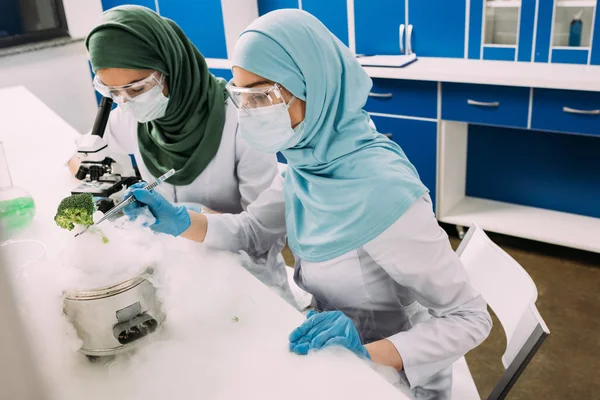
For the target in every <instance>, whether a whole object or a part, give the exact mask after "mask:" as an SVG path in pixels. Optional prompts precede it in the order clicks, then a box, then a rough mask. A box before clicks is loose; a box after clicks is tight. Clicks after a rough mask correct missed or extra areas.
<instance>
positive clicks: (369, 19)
mask: <svg viewBox="0 0 600 400" xmlns="http://www.w3.org/2000/svg"><path fill="white" fill-rule="evenodd" d="M405 23H406V14H405V3H404V0H354V33H355V40H356V53H357V54H400V34H399V29H400V25H401V24H405ZM438 40H439V38H438Z"/></svg>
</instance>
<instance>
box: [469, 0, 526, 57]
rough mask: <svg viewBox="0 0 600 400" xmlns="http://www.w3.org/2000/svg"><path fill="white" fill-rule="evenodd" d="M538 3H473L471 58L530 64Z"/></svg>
mask: <svg viewBox="0 0 600 400" xmlns="http://www.w3.org/2000/svg"><path fill="white" fill-rule="evenodd" d="M536 2H537V0H511V1H506V0H476V1H471V3H470V10H469V58H471V59H480V58H482V59H484V60H500V61H517V60H518V61H531V56H532V49H533V36H534V35H533V31H534V26H535V18H536ZM482 51H483V53H482Z"/></svg>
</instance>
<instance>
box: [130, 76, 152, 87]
mask: <svg viewBox="0 0 600 400" xmlns="http://www.w3.org/2000/svg"><path fill="white" fill-rule="evenodd" d="M148 76H150V75H148ZM148 76H147V77H148ZM147 77H146V78H147ZM146 78H140V79H134V80H132V81H131V82H129V83H128V85H131V84H132V83H136V82H139V81H143V80H144V79H146Z"/></svg>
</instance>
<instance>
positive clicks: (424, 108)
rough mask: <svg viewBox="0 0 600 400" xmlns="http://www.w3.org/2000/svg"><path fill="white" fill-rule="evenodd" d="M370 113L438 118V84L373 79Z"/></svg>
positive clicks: (368, 103) (368, 105) (369, 102)
mask: <svg viewBox="0 0 600 400" xmlns="http://www.w3.org/2000/svg"><path fill="white" fill-rule="evenodd" d="M365 110H367V111H368V112H375V113H383V114H395V115H406V116H411V117H421V118H432V119H436V118H437V82H427V81H411V80H402V79H377V78H375V79H373V88H372V89H371V93H370V94H369V98H368V100H367V104H366V105H365Z"/></svg>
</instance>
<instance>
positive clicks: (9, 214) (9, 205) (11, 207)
mask: <svg viewBox="0 0 600 400" xmlns="http://www.w3.org/2000/svg"><path fill="white" fill-rule="evenodd" d="M34 215H35V203H34V202H33V199H32V198H31V197H17V198H14V199H10V200H2V201H0V226H2V228H3V229H4V230H6V231H7V232H8V233H10V232H11V231H15V230H18V229H21V228H24V227H25V226H27V225H29V223H30V222H31V220H32V219H33V216H34ZM6 231H5V232H6Z"/></svg>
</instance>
